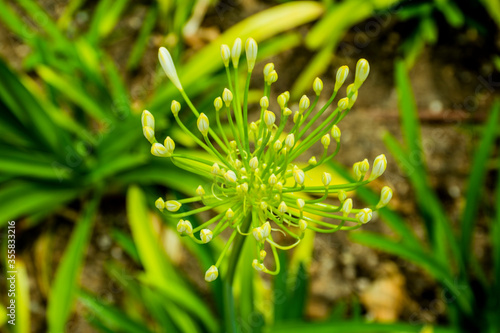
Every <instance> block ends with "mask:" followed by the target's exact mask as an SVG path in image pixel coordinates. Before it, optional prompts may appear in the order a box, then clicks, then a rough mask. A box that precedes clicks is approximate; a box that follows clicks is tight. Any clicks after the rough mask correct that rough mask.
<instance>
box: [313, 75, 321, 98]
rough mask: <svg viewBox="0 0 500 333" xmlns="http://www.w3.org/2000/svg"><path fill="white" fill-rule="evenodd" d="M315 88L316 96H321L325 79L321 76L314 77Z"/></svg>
mask: <svg viewBox="0 0 500 333" xmlns="http://www.w3.org/2000/svg"><path fill="white" fill-rule="evenodd" d="M313 90H314V92H315V93H316V96H319V95H320V94H321V91H322V90H323V81H321V79H320V78H319V77H317V78H315V79H314V82H313Z"/></svg>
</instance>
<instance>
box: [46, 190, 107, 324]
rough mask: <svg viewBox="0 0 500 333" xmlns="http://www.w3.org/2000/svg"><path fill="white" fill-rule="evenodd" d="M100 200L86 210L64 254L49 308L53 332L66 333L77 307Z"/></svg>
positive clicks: (49, 322)
mask: <svg viewBox="0 0 500 333" xmlns="http://www.w3.org/2000/svg"><path fill="white" fill-rule="evenodd" d="M99 201H100V196H99V195H97V196H95V197H94V198H92V200H91V201H90V203H89V204H88V206H87V207H86V208H85V211H84V213H83V215H82V217H81V220H80V221H79V222H78V224H77V226H76V228H75V230H74V231H73V234H72V235H71V239H70V241H69V244H68V246H67V248H66V250H65V251H64V255H63V257H62V259H61V263H60V264H59V267H58V268H57V272H56V275H55V278H54V282H53V284H52V287H51V290H50V295H49V304H48V306H47V323H48V326H49V332H53V333H60V332H63V331H64V327H65V325H66V320H67V319H68V317H69V315H70V314H71V310H72V308H73V302H74V297H75V293H76V287H77V285H78V277H79V275H80V271H81V269H82V266H83V259H84V258H85V249H86V248H87V244H88V242H89V239H90V235H91V233H92V227H93V225H94V215H95V212H96V210H97V207H98V204H99Z"/></svg>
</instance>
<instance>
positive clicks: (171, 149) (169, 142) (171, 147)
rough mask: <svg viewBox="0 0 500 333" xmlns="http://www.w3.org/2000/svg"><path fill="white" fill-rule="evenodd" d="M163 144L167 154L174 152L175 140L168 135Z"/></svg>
mask: <svg viewBox="0 0 500 333" xmlns="http://www.w3.org/2000/svg"><path fill="white" fill-rule="evenodd" d="M164 146H165V149H166V150H167V154H169V155H172V154H173V153H174V149H175V142H174V140H172V139H171V138H170V137H169V136H167V138H166V139H165V142H164Z"/></svg>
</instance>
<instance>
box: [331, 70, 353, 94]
mask: <svg viewBox="0 0 500 333" xmlns="http://www.w3.org/2000/svg"><path fill="white" fill-rule="evenodd" d="M348 75H349V67H347V66H342V67H340V68H339V69H338V70H337V77H336V80H335V88H334V90H335V91H338V90H339V89H340V87H342V85H343V84H344V82H345V80H346V79H347V76H348Z"/></svg>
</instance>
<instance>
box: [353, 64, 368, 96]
mask: <svg viewBox="0 0 500 333" xmlns="http://www.w3.org/2000/svg"><path fill="white" fill-rule="evenodd" d="M369 73H370V64H369V63H368V61H367V60H366V59H359V60H358V63H357V64H356V77H355V78H354V87H355V88H356V90H357V89H359V87H361V85H362V84H363V82H365V80H366V78H367V77H368V74H369Z"/></svg>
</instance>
